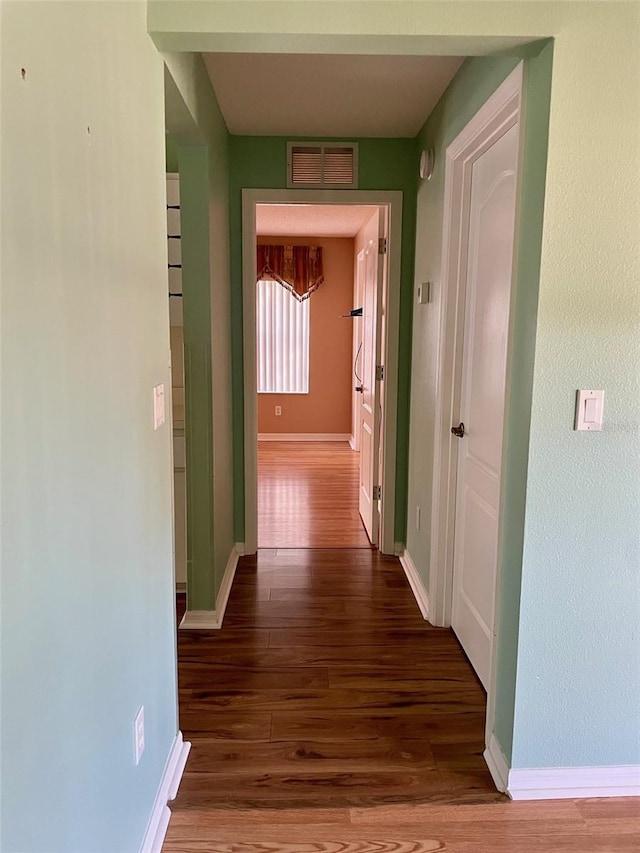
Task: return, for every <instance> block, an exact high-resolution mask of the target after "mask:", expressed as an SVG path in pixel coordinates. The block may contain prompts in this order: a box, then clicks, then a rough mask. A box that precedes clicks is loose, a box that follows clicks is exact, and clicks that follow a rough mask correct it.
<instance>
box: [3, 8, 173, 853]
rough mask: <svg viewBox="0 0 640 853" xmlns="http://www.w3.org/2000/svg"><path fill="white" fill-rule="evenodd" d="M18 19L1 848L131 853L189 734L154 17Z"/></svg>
mask: <svg viewBox="0 0 640 853" xmlns="http://www.w3.org/2000/svg"><path fill="white" fill-rule="evenodd" d="M0 14H1V15H2V23H1V31H2V41H1V50H0V55H1V62H2V66H1V76H2V91H1V96H2V114H1V126H0V133H1V136H2V164H1V165H2V198H1V204H2V208H1V214H2V247H1V248H2V267H1V283H2V313H1V327H0V328H1V336H2V362H1V364H2V376H1V383H0V387H1V391H2V409H1V412H2V467H1V481H0V486H1V494H2V551H1V569H2V622H1V625H2V641H1V650H2V670H1V673H2V708H1V712H2V719H1V723H2V728H1V737H2V766H1V773H2V777H1V785H2V830H1V839H0V847H1V848H2V850H5V851H7V853H9V851H11V853H16V851H20V853H30V852H31V853H36V851H37V853H42V852H43V851H47V853H86V851H89V850H91V851H94V853H116V851H117V853H125V851H126V853H129V851H133V850H138V849H139V847H140V844H141V842H142V838H143V835H144V832H145V829H146V825H147V821H148V819H149V816H150V813H151V809H152V806H153V802H154V799H155V796H156V791H157V789H158V786H159V783H160V779H161V776H162V772H163V768H164V765H165V761H166V759H167V756H168V754H169V750H170V748H171V745H172V742H173V740H174V737H175V735H176V731H177V719H176V677H175V606H174V595H173V591H174V583H173V560H172V534H171V530H172V514H171V477H172V472H171V456H170V427H169V425H168V424H165V425H164V426H162V427H161V428H159V429H158V430H157V431H154V430H153V405H152V388H153V386H154V385H157V384H158V383H161V382H162V383H164V384H165V388H168V383H169V370H168V352H169V316H168V305H167V271H166V270H167V257H166V230H165V151H164V107H163V86H162V60H161V58H160V57H159V56H158V54H157V52H156V51H155V49H154V47H153V44H152V43H151V42H150V40H149V38H148V36H147V34H146V31H145V4H144V3H140V2H113V3H81V4H76V3H49V2H43V3H37V2H33V3H21V2H16V3H12V2H4V3H2V5H1V6H0ZM21 68H24V69H25V72H26V75H25V78H24V80H23V79H22V76H21V71H20V69H21ZM132 81H135V83H132ZM140 705H144V707H145V721H146V749H145V753H144V755H143V756H142V761H141V763H140V764H139V765H138V766H137V767H136V766H134V759H133V719H134V716H135V714H136V713H137V711H138V709H139V707H140Z"/></svg>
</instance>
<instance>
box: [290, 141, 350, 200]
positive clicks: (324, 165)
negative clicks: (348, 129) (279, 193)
mask: <svg viewBox="0 0 640 853" xmlns="http://www.w3.org/2000/svg"><path fill="white" fill-rule="evenodd" d="M287 186H288V187H299V188H311V187H335V188H340V189H345V190H347V189H349V190H350V189H356V188H357V186H358V146H357V143H345V142H333V143H318V142H288V143H287Z"/></svg>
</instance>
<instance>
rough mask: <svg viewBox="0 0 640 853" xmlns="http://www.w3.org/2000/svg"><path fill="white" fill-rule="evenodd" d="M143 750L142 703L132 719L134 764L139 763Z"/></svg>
mask: <svg viewBox="0 0 640 853" xmlns="http://www.w3.org/2000/svg"><path fill="white" fill-rule="evenodd" d="M143 752H144V705H141V706H140V710H139V711H138V713H137V714H136V716H135V719H134V721H133V757H134V759H135V762H136V765H138V764H140V759H141V758H142V753H143Z"/></svg>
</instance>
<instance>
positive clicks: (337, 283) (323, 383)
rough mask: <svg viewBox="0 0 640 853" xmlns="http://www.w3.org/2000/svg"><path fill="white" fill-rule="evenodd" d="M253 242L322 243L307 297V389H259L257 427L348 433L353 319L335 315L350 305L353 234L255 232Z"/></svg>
mask: <svg viewBox="0 0 640 853" xmlns="http://www.w3.org/2000/svg"><path fill="white" fill-rule="evenodd" d="M258 243H274V244H277V245H289V246H291V245H314V246H322V249H323V253H322V254H323V262H324V277H325V280H324V282H323V283H322V284H321V285H320V287H319V288H318V290H316V292H315V293H313V294H312V295H311V297H310V299H311V302H310V306H309V307H310V318H309V323H310V330H309V348H310V351H309V393H308V394H258V432H259V433H296V432H303V433H304V432H312V433H345V434H347V435H350V434H351V388H352V384H353V383H352V381H351V377H352V373H351V367H352V364H351V361H352V358H351V348H352V341H353V337H352V336H353V321H352V320H349V319H345V318H342V317H341V316H340V315H341V314H347V313H348V312H349V311H350V310H351V308H352V307H353V305H352V302H353V240H352V239H350V238H345V237H258ZM276 406H282V415H280V416H279V417H276V415H275V407H276Z"/></svg>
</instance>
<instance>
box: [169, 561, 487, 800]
mask: <svg viewBox="0 0 640 853" xmlns="http://www.w3.org/2000/svg"><path fill="white" fill-rule="evenodd" d="M178 658H179V684H180V726H181V729H182V731H183V733H184V737H185V738H186V739H187V740H191V741H192V742H193V748H192V753H191V757H190V759H189V763H188V766H187V772H186V774H185V777H184V779H183V781H182V785H181V788H180V794H179V797H178V800H177V801H176V804H175V810H176V811H179V810H184V809H193V808H200V807H203V806H206V807H208V808H210V807H213V808H228V807H234V808H250V807H257V808H283V807H292V806H295V807H311V806H318V805H325V806H333V807H336V806H342V807H347V806H352V807H354V806H368V805H374V804H382V803H394V802H424V801H444V802H478V801H485V802H493V801H496V800H499V799H501V797H500V795H499V794H497V792H496V790H495V788H494V785H493V783H492V781H491V777H490V775H489V772H488V770H487V768H486V765H485V764H484V761H483V759H482V750H483V747H484V714H485V697H484V693H483V691H482V689H481V688H480V686H479V685H478V683H477V681H476V678H475V676H474V674H473V672H472V671H471V668H470V666H469V664H468V663H467V661H466V658H465V657H464V655H463V653H462V651H461V650H460V647H459V645H458V643H457V641H456V639H455V638H454V636H453V634H452V633H451V632H450V631H448V630H440V629H435V628H432V627H431V626H429V625H428V624H427V623H426V622H425V621H424V620H423V619H422V618H421V616H420V613H419V612H418V608H417V606H416V604H415V601H414V599H413V596H412V593H411V590H410V588H409V585H408V583H407V581H406V579H405V577H404V574H403V571H402V569H401V567H400V565H399V562H398V560H397V559H396V558H393V557H383V556H380V555H378V554H377V552H373V551H371V550H368V549H367V550H364V549H362V550H355V549H354V550H343V551H338V550H336V551H331V550H317V551H312V550H309V551H302V550H299V551H296V550H289V551H287V550H279V551H275V550H271V551H268V550H267V551H260V552H259V555H258V557H257V558H256V557H244V558H242V560H241V563H240V565H239V567H238V570H237V573H236V578H235V581H234V584H233V589H232V592H231V597H230V599H229V604H228V607H227V613H226V616H225V620H224V627H223V628H222V629H221V630H220V631H217V632H198V631H181V632H179V655H178Z"/></svg>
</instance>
